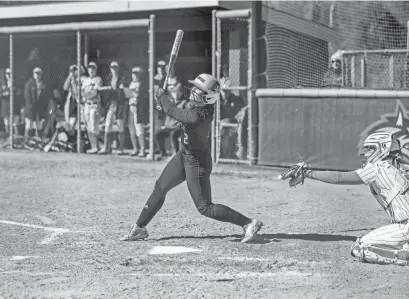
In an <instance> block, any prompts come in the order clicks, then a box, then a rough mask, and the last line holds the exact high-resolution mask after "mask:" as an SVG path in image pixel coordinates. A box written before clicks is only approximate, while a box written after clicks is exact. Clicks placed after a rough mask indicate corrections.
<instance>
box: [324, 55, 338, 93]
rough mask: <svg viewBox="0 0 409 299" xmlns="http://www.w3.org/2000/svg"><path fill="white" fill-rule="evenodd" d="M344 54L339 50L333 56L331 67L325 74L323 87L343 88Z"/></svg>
mask: <svg viewBox="0 0 409 299" xmlns="http://www.w3.org/2000/svg"><path fill="white" fill-rule="evenodd" d="M341 59H342V52H341V50H338V51H337V52H335V53H334V54H333V55H332V56H331V65H330V67H329V69H328V71H327V72H326V73H325V74H324V78H323V80H322V86H323V87H327V88H328V87H329V88H331V87H342V65H341V63H342V61H341Z"/></svg>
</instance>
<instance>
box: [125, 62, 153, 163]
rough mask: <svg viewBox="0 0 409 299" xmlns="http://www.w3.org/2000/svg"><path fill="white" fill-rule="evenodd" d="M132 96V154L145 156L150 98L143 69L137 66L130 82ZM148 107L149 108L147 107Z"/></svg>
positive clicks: (130, 103)
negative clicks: (146, 125)
mask: <svg viewBox="0 0 409 299" xmlns="http://www.w3.org/2000/svg"><path fill="white" fill-rule="evenodd" d="M129 89H130V90H131V92H132V95H133V96H132V97H131V98H130V99H129V116H128V127H129V134H130V136H131V141H132V147H133V152H132V153H131V156H136V155H138V157H145V155H146V152H145V124H146V123H147V120H148V118H149V107H147V106H148V104H149V100H148V93H147V90H146V86H145V82H144V80H143V70H142V68H141V67H139V66H137V67H134V68H133V69H132V82H131V83H130V84H129ZM146 108H148V109H146Z"/></svg>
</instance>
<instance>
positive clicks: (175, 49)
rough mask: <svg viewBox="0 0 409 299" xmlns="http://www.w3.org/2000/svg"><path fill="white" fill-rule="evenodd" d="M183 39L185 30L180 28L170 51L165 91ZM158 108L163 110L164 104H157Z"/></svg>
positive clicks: (164, 83)
mask: <svg viewBox="0 0 409 299" xmlns="http://www.w3.org/2000/svg"><path fill="white" fill-rule="evenodd" d="M182 39H183V30H178V31H177V32H176V37H175V41H174V42H173V47H172V52H170V57H169V62H168V71H167V74H166V77H165V81H164V82H163V90H165V91H166V90H167V89H168V80H169V74H170V73H171V70H172V69H173V66H174V64H175V62H176V58H177V57H178V54H179V49H180V44H181V43H182ZM156 109H157V110H159V111H160V110H162V106H161V105H160V104H157V105H156Z"/></svg>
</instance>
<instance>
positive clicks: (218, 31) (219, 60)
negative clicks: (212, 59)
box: [214, 18, 222, 164]
mask: <svg viewBox="0 0 409 299" xmlns="http://www.w3.org/2000/svg"><path fill="white" fill-rule="evenodd" d="M221 64H222V21H221V20H220V18H216V79H217V80H220V69H221ZM215 121H216V122H215V129H216V134H215V138H216V150H215V152H216V154H215V156H216V157H215V160H214V161H215V163H216V164H217V163H219V157H220V146H219V143H220V102H217V103H216V111H215Z"/></svg>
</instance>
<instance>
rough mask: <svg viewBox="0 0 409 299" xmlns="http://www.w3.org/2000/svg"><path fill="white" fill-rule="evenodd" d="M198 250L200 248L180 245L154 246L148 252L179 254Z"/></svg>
mask: <svg viewBox="0 0 409 299" xmlns="http://www.w3.org/2000/svg"><path fill="white" fill-rule="evenodd" d="M198 251H201V250H199V249H194V248H188V247H182V246H155V247H153V248H152V249H151V251H149V254H179V253H188V252H198Z"/></svg>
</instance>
